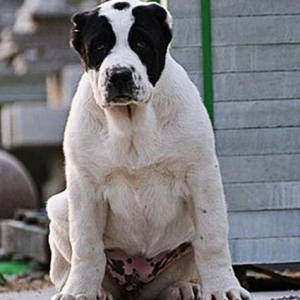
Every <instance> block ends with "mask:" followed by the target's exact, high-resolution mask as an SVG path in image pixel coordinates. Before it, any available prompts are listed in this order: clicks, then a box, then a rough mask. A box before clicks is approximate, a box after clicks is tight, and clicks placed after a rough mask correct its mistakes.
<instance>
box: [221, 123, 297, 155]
mask: <svg viewBox="0 0 300 300" xmlns="http://www.w3.org/2000/svg"><path fill="white" fill-rule="evenodd" d="M216 145H217V153H218V155H219V156H236V155H261V154H264V155H265V154H270V155H271V154H285V153H289V154H292V153H300V127H288V128H285V127H283V128H258V129H232V130H230V129H229V130H216Z"/></svg>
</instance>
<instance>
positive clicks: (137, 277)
mask: <svg viewBox="0 0 300 300" xmlns="http://www.w3.org/2000/svg"><path fill="white" fill-rule="evenodd" d="M191 250H192V246H191V244H189V243H184V244H181V245H180V246H178V247H177V248H176V249H174V250H172V251H166V252H163V253H161V254H159V255H157V256H155V257H153V258H146V257H143V256H139V255H134V256H128V255H127V254H126V253H125V252H123V251H122V250H119V249H108V250H105V253H106V259H107V266H106V268H107V270H108V272H109V274H110V275H111V276H112V277H113V278H114V279H115V281H116V282H117V283H118V284H119V285H120V286H121V287H122V288H123V290H124V291H126V292H138V291H139V290H141V289H142V288H143V287H144V286H145V285H146V284H148V283H149V282H151V281H153V280H154V279H155V278H156V276H158V275H159V274H160V273H161V272H163V271H164V270H165V269H166V268H167V267H169V266H170V265H171V264H172V263H173V262H174V261H176V260H178V259H179V258H181V257H182V256H183V255H185V254H187V253H189V252H190V251H191Z"/></svg>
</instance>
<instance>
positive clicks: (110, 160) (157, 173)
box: [48, 0, 248, 300]
mask: <svg viewBox="0 0 300 300" xmlns="http://www.w3.org/2000/svg"><path fill="white" fill-rule="evenodd" d="M111 2H112V3H114V1H111ZM133 2H134V3H135V2H137V1H136V0H130V3H133ZM109 3H110V2H108V3H106V4H104V5H106V6H108V5H109ZM138 3H139V4H140V2H138ZM103 11H104V10H102V12H103ZM104 13H106V12H104ZM107 13H108V12H107ZM115 17H116V16H112V19H114V18H115ZM128 22H129V21H128ZM113 27H114V30H116V31H117V32H118V36H119V39H121V35H120V34H119V33H120V31H121V28H119V29H118V28H117V27H115V25H113ZM125 34H126V30H125ZM118 47H121V48H122V49H123V51H125V52H126V51H127V52H126V53H127V54H126V57H127V58H129V61H130V63H131V64H132V62H134V64H135V66H139V68H138V69H139V70H140V71H141V73H143V72H144V71H145V70H143V66H142V65H139V64H141V63H140V62H138V58H137V57H135V54H133V53H129V52H130V49H129V47H128V48H126V46H124V41H123V44H122V45H121V44H120V45H119V44H118V45H117V46H116V48H118ZM116 51H117V49H116ZM120 51H121V49H120ZM125 52H124V53H125ZM124 55H125V54H124ZM124 57H125V56H120V58H119V63H122V62H123V58H124ZM115 60H118V55H116V56H113V55H112V56H111V57H110V58H109V59H107V61H105V63H104V66H103V68H106V67H107V66H109V65H111V64H114V61H115ZM145 76H146V75H145V74H143V76H142V77H143V79H142V82H143V84H145V86H147V85H149V82H147V79H146V77H145ZM95 78H97V79H95ZM99 81H101V69H100V75H99V74H96V73H95V72H94V74H92V73H91V72H89V73H87V74H85V75H83V77H82V79H81V82H80V84H79V87H78V90H77V93H76V95H75V97H74V100H73V103H72V108H71V112H70V116H69V119H68V123H67V127H66V131H65V139H64V152H65V157H66V177H67V189H66V191H65V192H63V193H62V194H59V195H56V196H54V197H53V198H52V199H50V201H49V204H48V212H49V217H50V219H51V220H52V222H51V227H50V245H51V249H52V255H53V257H52V265H51V277H52V280H53V281H54V283H55V284H56V286H57V287H58V288H59V289H60V290H61V292H60V293H59V294H57V295H56V296H54V297H53V299H62V300H63V299H69V298H68V295H74V297H75V296H77V298H70V299H79V296H78V295H82V294H84V295H86V296H87V297H89V298H88V299H96V295H97V294H99V296H101V288H102V287H101V283H102V280H103V278H104V274H105V260H106V259H105V255H104V248H120V249H122V250H124V251H125V252H127V253H128V254H137V253H139V254H142V255H145V256H147V257H153V256H155V255H157V254H159V253H161V252H163V251H166V250H172V249H174V248H176V247H177V246H178V245H180V244H181V243H183V242H191V243H192V244H193V247H194V253H195V257H194V259H195V263H194V262H193V258H192V261H191V263H192V264H193V265H194V264H195V267H196V270H197V271H198V274H199V276H200V283H201V285H202V296H203V299H204V300H209V299H210V298H211V296H212V295H214V297H215V298H216V299H217V300H224V299H226V296H227V298H228V299H232V297H233V296H228V295H229V294H228V292H231V295H234V296H235V297H237V299H240V298H241V297H242V296H243V295H244V296H245V295H247V296H248V294H247V292H246V291H245V290H243V289H242V288H241V287H240V285H239V283H238V281H237V279H236V278H235V276H234V274H233V271H232V267H231V262H230V254H229V250H228V241H227V234H228V225H227V217H226V207H225V201H224V195H223V188H222V183H221V176H220V170H219V166H218V161H217V158H216V154H215V146H214V138H213V131H212V128H211V125H210V121H209V118H208V115H207V112H206V110H205V108H204V106H203V104H202V102H201V99H200V96H199V93H198V91H197V89H196V87H195V86H194V85H193V84H192V82H191V81H190V79H189V78H188V76H187V74H186V72H185V71H184V70H183V68H182V67H181V66H180V65H178V64H177V63H176V62H175V61H174V60H173V59H172V58H171V56H170V55H169V54H167V57H166V64H165V68H164V71H163V73H162V75H161V78H160V80H159V81H158V83H157V84H156V86H155V88H152V90H151V92H150V94H151V97H150V96H149V97H150V98H151V99H150V100H149V102H148V103H147V104H146V105H143V106H132V117H131V118H130V117H129V115H128V111H127V107H110V108H106V109H102V108H100V106H99V105H101V103H100V102H101V99H102V98H101V97H102V94H101V84H100V85H99V84H98V83H99ZM150 94H149V95H150ZM165 272H167V271H165ZM176 272H178V274H179V272H180V270H178V271H176ZM157 280H158V279H157ZM150 285H151V284H150ZM166 287H167V286H165V288H166ZM156 289H157V288H156ZM109 292H112V291H109ZM226 293H227V294H226ZM105 295H106V296H105ZM105 297H108V296H107V294H105V292H104V291H103V292H102V299H104V298H105ZM145 299H152V298H151V295H150V296H149V295H148V298H147V297H146V298H145ZM170 299H171V298H170Z"/></svg>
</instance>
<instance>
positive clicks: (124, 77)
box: [109, 68, 132, 85]
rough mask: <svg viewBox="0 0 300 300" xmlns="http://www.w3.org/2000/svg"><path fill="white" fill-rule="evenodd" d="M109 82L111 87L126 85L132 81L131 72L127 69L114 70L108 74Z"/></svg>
mask: <svg viewBox="0 0 300 300" xmlns="http://www.w3.org/2000/svg"><path fill="white" fill-rule="evenodd" d="M109 81H110V82H111V83H112V84H113V85H119V84H121V85H122V84H127V83H130V82H131V81H132V72H131V70H130V69H127V68H115V69H112V70H111V72H110V73H109Z"/></svg>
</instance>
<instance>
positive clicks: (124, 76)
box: [71, 0, 172, 108]
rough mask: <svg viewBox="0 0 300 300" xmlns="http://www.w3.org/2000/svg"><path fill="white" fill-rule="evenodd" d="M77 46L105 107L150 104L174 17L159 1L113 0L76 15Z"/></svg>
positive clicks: (96, 95) (161, 68)
mask: <svg viewBox="0 0 300 300" xmlns="http://www.w3.org/2000/svg"><path fill="white" fill-rule="evenodd" d="M72 22H73V24H74V27H73V31H72V40H71V44H72V45H73V47H74V49H75V50H76V51H77V52H78V53H79V55H80V57H81V59H82V61H83V63H84V66H85V69H86V72H87V73H88V75H89V78H90V79H91V83H92V88H93V92H94V96H95V98H96V101H97V103H98V104H99V105H100V106H101V107H104V108H105V107H110V106H112V105H129V104H132V103H134V104H144V103H147V102H148V100H149V99H150V98H151V94H152V91H153V88H154V87H155V85H156V83H157V81H158V80H159V78H160V75H161V73H162V71H163V69H164V66H165V58H166V53H167V49H168V46H169V43H170V41H171V39H172V33H171V22H172V21H171V16H170V14H169V13H168V12H167V11H166V10H165V9H164V8H163V7H162V6H160V5H158V4H156V3H144V2H141V1H138V0H112V1H108V2H105V3H103V4H101V5H100V6H98V7H97V8H96V9H94V10H92V11H88V12H84V13H79V14H76V15H75V16H73V18H72Z"/></svg>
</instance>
